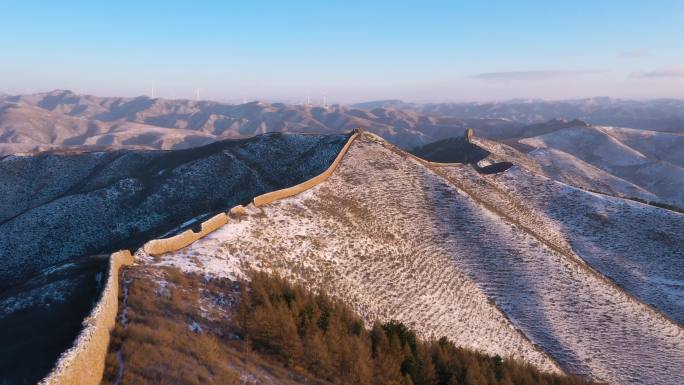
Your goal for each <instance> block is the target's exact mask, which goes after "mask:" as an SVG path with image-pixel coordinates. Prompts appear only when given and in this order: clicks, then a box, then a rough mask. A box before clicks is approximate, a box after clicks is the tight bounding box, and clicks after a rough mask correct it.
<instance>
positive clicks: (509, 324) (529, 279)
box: [146, 134, 684, 384]
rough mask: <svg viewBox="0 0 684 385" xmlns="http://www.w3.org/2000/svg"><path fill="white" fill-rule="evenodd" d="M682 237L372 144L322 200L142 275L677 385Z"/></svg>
mask: <svg viewBox="0 0 684 385" xmlns="http://www.w3.org/2000/svg"><path fill="white" fill-rule="evenodd" d="M519 156H523V155H519ZM573 211H574V213H573ZM573 214H574V215H573ZM612 225H615V226H614V227H613V226H612ZM623 226H624V227H623ZM629 226H631V228H632V230H631V231H632V232H633V234H634V236H633V237H630V236H625V231H628V229H627V227H629ZM634 227H637V229H634ZM683 229H684V215H681V214H678V213H674V212H671V211H668V210H663V209H659V208H655V207H651V206H646V205H641V204H639V203H636V202H631V201H627V200H623V199H619V198H611V197H606V196H603V195H597V194H593V193H589V192H586V191H583V190H579V189H577V188H574V187H571V186H568V185H565V184H561V183H558V182H555V181H552V180H549V179H548V178H546V177H544V176H543V175H538V174H535V173H533V172H530V171H529V170H527V169H525V168H523V167H520V166H515V167H513V168H512V169H510V170H508V171H506V172H503V173H499V174H495V175H482V174H477V173H474V172H472V169H471V168H469V166H459V165H454V166H448V167H439V168H436V167H431V166H429V165H426V164H425V163H424V162H421V161H418V160H416V159H415V158H413V157H412V156H410V155H408V154H406V153H404V152H403V151H401V150H398V149H396V148H394V147H392V146H391V145H389V144H387V143H386V142H385V141H384V140H382V139H380V138H379V137H376V136H373V135H370V134H365V135H364V136H363V137H362V138H361V139H360V140H357V141H356V142H355V143H354V144H353V145H352V147H351V148H350V151H349V153H348V155H347V157H346V158H345V159H344V160H343V162H342V164H341V166H340V167H339V168H338V170H337V171H336V172H335V173H334V174H333V176H332V177H331V178H330V179H329V180H328V181H326V182H324V183H323V184H321V185H319V186H317V187H314V188H313V189H311V190H309V191H307V192H305V193H303V194H300V195H298V196H296V197H293V198H288V199H284V200H282V201H278V202H275V203H273V204H271V205H269V206H266V207H263V208H259V209H255V208H251V209H249V210H248V215H247V216H246V217H245V218H243V219H242V220H241V221H240V222H238V223H232V224H228V225H226V226H224V227H223V228H221V229H219V230H217V231H216V232H214V233H212V234H210V235H209V236H207V237H206V238H203V239H201V240H199V241H197V242H196V243H195V244H193V245H191V246H190V247H188V248H186V249H183V250H180V251H178V252H174V253H170V254H167V255H164V256H162V257H161V260H160V261H159V262H155V261H154V260H153V259H148V260H146V261H147V262H146V263H148V264H152V265H154V264H157V263H158V264H163V265H167V264H168V265H175V266H180V267H182V268H183V269H186V270H188V271H194V272H201V273H205V274H210V275H211V274H216V275H220V276H228V277H236V276H241V275H242V274H243V273H244V271H245V270H246V269H251V268H259V269H266V270H274V271H277V272H279V273H281V274H283V275H285V276H287V277H290V278H292V279H294V280H297V281H301V282H305V283H306V284H308V285H311V286H312V287H314V288H320V289H324V290H326V291H327V292H329V293H331V294H333V295H336V296H338V297H340V298H342V299H344V300H346V301H347V302H348V303H350V304H351V305H352V306H353V307H355V309H356V310H357V311H358V312H359V313H360V314H362V315H363V316H364V317H366V319H367V320H372V319H374V318H380V319H385V320H386V319H392V318H393V319H398V320H400V321H402V322H404V323H407V324H409V325H412V326H413V327H415V328H416V329H417V330H419V331H420V332H421V333H423V334H424V335H426V336H430V335H434V336H440V335H446V336H448V337H450V338H452V339H454V340H455V341H457V342H458V343H460V344H462V345H464V346H469V347H473V348H477V349H481V350H483V351H485V352H488V353H492V354H501V355H505V356H509V355H511V356H514V357H518V358H522V359H524V360H526V361H528V362H532V363H534V364H535V365H537V366H538V367H540V368H542V369H544V370H549V371H553V370H558V368H559V367H560V368H562V369H563V370H566V371H569V372H573V373H580V374H586V375H589V376H591V377H593V378H596V379H599V380H604V381H608V382H611V383H616V384H630V383H635V384H636V383H638V384H644V383H652V384H679V383H681V380H682V378H684V373H682V370H681V368H682V367H684V333H682V326H681V322H682V308H683V307H684V306H683V303H682V299H683V298H684V296H683V295H682V289H683V287H682V285H681V283H682V282H684V277H682V276H681V275H682V271H684V269H682V268H681V266H679V265H680V264H681V260H682V259H681V251H680V250H682V249H683V247H682V246H684V239H682V234H684V231H682V230H683ZM606 277H609V278H606ZM647 303H650V304H652V305H653V306H654V307H651V306H650V305H647Z"/></svg>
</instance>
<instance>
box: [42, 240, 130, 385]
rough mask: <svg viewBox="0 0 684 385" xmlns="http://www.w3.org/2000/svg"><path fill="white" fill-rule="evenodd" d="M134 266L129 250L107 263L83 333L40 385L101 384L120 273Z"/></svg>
mask: <svg viewBox="0 0 684 385" xmlns="http://www.w3.org/2000/svg"><path fill="white" fill-rule="evenodd" d="M131 264H133V256H132V255H131V253H130V252H129V251H128V250H121V251H119V252H116V253H114V254H112V255H111V257H110V259H109V276H108V278H107V283H106V284H105V287H104V289H103V290H102V295H101V297H100V300H99V301H98V303H97V305H96V306H95V307H94V308H93V310H92V311H91V312H90V314H89V315H88V317H87V318H86V319H85V320H83V329H82V330H81V333H79V335H78V337H76V341H75V342H74V345H73V346H72V347H71V348H70V349H69V350H67V351H66V352H64V353H62V355H61V356H60V357H59V360H58V361H57V364H56V365H55V367H54V368H53V369H52V371H51V372H50V373H49V374H48V375H47V377H45V378H44V379H43V380H42V381H41V382H40V383H39V384H40V385H76V384H78V385H91V384H92V385H96V384H100V382H101V381H102V374H103V373H104V368H105V356H106V354H107V348H108V347H109V335H110V332H111V331H112V329H113V328H114V325H115V323H116V314H117V312H118V306H119V270H120V269H121V267H122V266H127V265H131Z"/></svg>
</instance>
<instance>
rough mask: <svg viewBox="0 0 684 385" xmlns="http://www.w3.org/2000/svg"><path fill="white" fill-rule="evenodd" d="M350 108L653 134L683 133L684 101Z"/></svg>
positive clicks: (363, 105)
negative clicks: (559, 122) (562, 122)
mask: <svg viewBox="0 0 684 385" xmlns="http://www.w3.org/2000/svg"><path fill="white" fill-rule="evenodd" d="M351 107H352V108H361V109H375V108H390V109H395V110H400V111H411V112H415V113H418V114H422V115H427V116H439V117H457V118H460V119H504V120H510V121H514V122H517V123H520V124H525V125H527V124H535V123H542V122H545V121H548V120H551V119H566V120H572V119H581V120H584V121H586V122H589V123H590V124H596V125H602V126H620V127H631V128H640V129H646V130H653V131H665V132H683V131H684V100H677V99H659V100H649V101H636V100H623V99H613V98H608V97H597V98H586V99H577V100H563V101H545V100H512V101H507V102H491V103H427V104H417V103H405V102H402V101H400V100H383V101H374V102H366V103H359V104H354V105H352V106H351Z"/></svg>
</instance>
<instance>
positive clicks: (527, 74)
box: [473, 70, 605, 80]
mask: <svg viewBox="0 0 684 385" xmlns="http://www.w3.org/2000/svg"><path fill="white" fill-rule="evenodd" d="M602 72H605V71H601V70H541V71H508V72H485V73H481V74H476V75H473V77H474V78H476V79H482V80H546V79H554V78H568V77H576V76H584V75H592V74H598V73H602Z"/></svg>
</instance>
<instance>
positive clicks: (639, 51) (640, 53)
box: [620, 48, 651, 59]
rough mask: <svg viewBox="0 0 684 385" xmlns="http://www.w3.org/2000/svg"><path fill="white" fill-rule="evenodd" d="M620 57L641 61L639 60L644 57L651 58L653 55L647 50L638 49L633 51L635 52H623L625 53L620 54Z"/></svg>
mask: <svg viewBox="0 0 684 385" xmlns="http://www.w3.org/2000/svg"><path fill="white" fill-rule="evenodd" d="M620 56H622V57H631V58H633V59H639V58H642V57H647V56H651V53H650V52H648V51H647V50H645V49H642V48H637V49H633V50H631V51H626V52H623V53H621V54H620Z"/></svg>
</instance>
